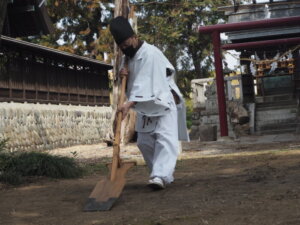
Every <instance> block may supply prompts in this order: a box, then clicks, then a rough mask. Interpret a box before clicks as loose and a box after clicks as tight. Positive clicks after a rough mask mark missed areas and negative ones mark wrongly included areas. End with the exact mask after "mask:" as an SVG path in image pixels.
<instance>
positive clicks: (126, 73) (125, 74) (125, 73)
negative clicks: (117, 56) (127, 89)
mask: <svg viewBox="0 0 300 225" xmlns="http://www.w3.org/2000/svg"><path fill="white" fill-rule="evenodd" d="M128 74H129V71H128V69H126V68H125V67H123V68H122V69H121V70H120V72H119V76H120V77H121V78H122V77H127V78H128Z"/></svg>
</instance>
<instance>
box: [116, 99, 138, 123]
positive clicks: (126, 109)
mask: <svg viewBox="0 0 300 225" xmlns="http://www.w3.org/2000/svg"><path fill="white" fill-rule="evenodd" d="M134 105H135V102H126V103H124V104H123V105H122V106H120V107H119V108H118V112H122V120H124V119H125V117H126V115H127V114H128V112H129V110H130V108H131V107H132V106H134Z"/></svg>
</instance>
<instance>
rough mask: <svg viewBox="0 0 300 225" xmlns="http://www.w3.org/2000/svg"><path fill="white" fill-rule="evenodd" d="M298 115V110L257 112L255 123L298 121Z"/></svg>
mask: <svg viewBox="0 0 300 225" xmlns="http://www.w3.org/2000/svg"><path fill="white" fill-rule="evenodd" d="M297 115H298V111H297V109H278V110H268V111H257V112H256V115H255V121H256V122H258V123H259V122H260V121H286V120H296V118H297Z"/></svg>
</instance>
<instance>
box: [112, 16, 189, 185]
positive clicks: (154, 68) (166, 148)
mask: <svg viewBox="0 0 300 225" xmlns="http://www.w3.org/2000/svg"><path fill="white" fill-rule="evenodd" d="M110 31H111V33H112V35H113V37H114V39H115V41H116V43H117V44H118V46H119V48H120V49H121V50H122V52H123V53H124V54H125V55H126V56H127V57H128V58H129V60H128V70H129V71H128V70H127V69H126V68H124V67H123V68H122V69H121V71H120V76H128V82H127V91H126V95H127V98H128V101H127V102H126V103H124V105H123V106H122V107H121V108H120V109H119V110H120V111H122V112H123V118H125V116H126V115H127V113H128V111H129V109H131V108H132V109H134V110H135V111H136V112H137V122H136V127H135V129H136V131H137V132H138V139H137V145H138V147H139V149H140V151H141V153H142V155H143V157H144V159H145V161H146V164H147V166H148V168H149V169H150V180H149V183H148V185H149V187H151V188H153V189H154V190H158V189H163V188H165V187H166V184H169V183H171V182H173V180H174V177H173V173H174V169H175V166H176V161H177V157H178V154H179V142H178V140H185V141H188V140H189V137H188V133H187V129H186V115H185V114H186V113H185V103H184V98H183V97H182V94H181V93H180V91H179V89H178V87H177V86H176V84H175V82H174V76H175V69H174V67H173V66H172V65H171V63H170V62H169V61H168V59H167V58H166V57H165V56H164V55H163V53H162V52H161V51H160V50H159V49H158V48H156V47H155V46H153V45H150V44H148V43H146V42H145V41H141V40H139V39H138V38H137V36H136V35H135V34H134V32H133V30H132V28H131V26H130V24H129V22H128V20H127V19H125V18H124V17H116V18H114V19H113V20H112V21H111V23H110ZM123 61H124V60H123Z"/></svg>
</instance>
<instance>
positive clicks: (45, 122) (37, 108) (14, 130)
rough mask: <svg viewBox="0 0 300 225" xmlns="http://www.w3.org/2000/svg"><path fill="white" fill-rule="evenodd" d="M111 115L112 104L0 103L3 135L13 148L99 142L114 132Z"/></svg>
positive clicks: (35, 148)
mask: <svg viewBox="0 0 300 225" xmlns="http://www.w3.org/2000/svg"><path fill="white" fill-rule="evenodd" d="M111 115H112V109H111V107H97V106H96V107H94V106H93V107H91V106H71V105H50V104H29V103H0V138H8V139H9V141H8V148H9V149H10V150H11V151H17V150H23V151H24V150H45V149H53V148H58V147H66V146H71V145H78V144H92V143H99V142H101V141H103V140H104V139H107V138H108V137H109V136H111V134H112V130H111V129H112V125H111Z"/></svg>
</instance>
